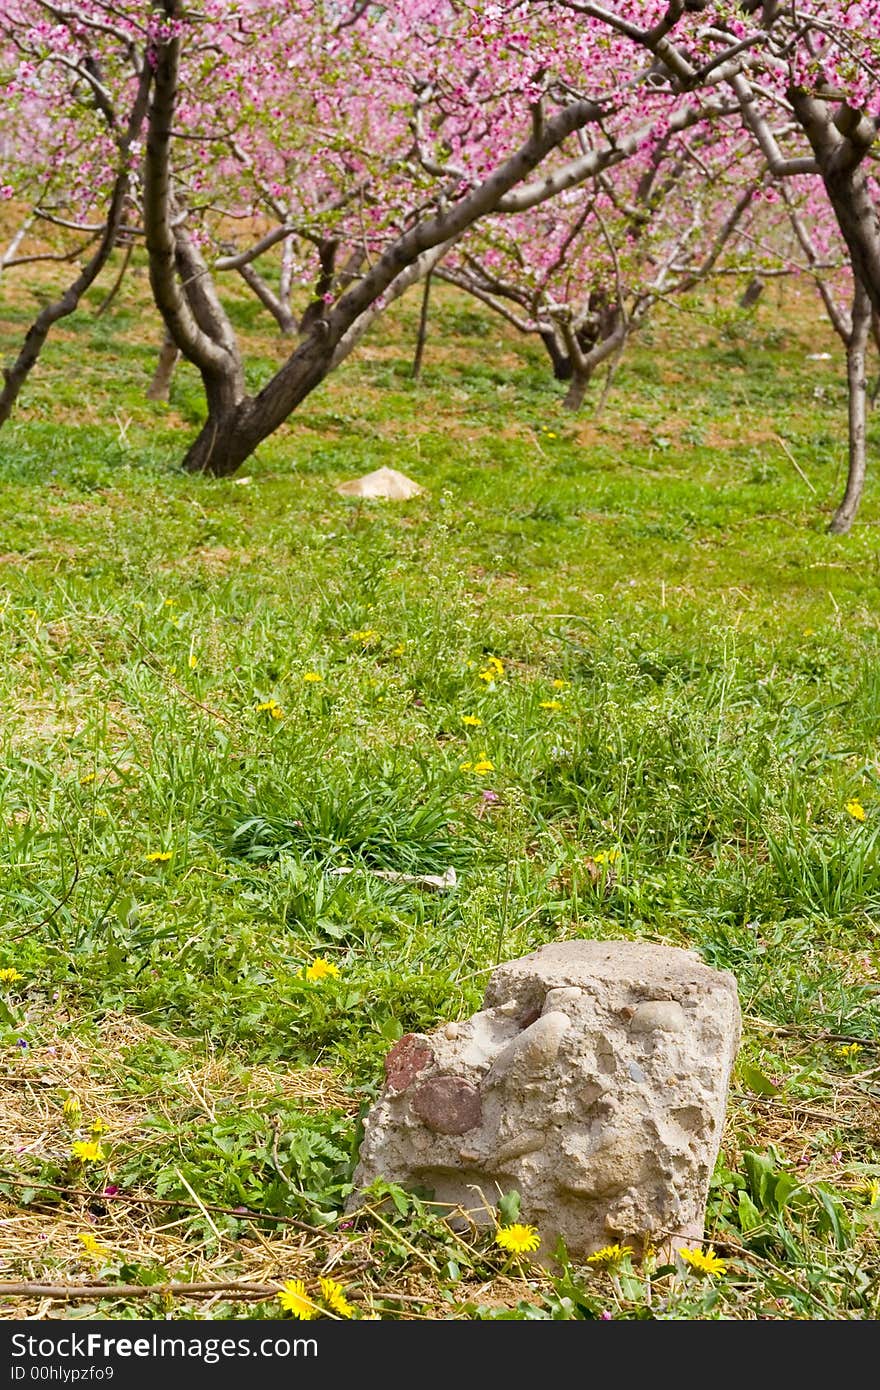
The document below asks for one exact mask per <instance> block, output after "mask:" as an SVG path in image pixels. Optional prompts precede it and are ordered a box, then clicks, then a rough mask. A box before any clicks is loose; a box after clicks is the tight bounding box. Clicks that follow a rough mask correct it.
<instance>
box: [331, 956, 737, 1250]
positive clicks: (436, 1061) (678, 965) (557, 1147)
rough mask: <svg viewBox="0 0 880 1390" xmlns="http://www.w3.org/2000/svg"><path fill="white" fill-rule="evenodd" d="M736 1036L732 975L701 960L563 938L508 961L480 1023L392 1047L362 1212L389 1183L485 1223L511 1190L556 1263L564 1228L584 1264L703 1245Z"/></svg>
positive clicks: (477, 1018) (372, 1130) (366, 1152)
mask: <svg viewBox="0 0 880 1390" xmlns="http://www.w3.org/2000/svg"><path fill="white" fill-rule="evenodd" d="M739 1036H740V1013H739V1003H738V1000H737V993H736V983H735V981H734V979H733V976H732V975H729V974H727V973H723V972H720V971H717V970H711V969H709V967H708V966H706V965H704V964H703V962H702V961H701V960H700V958H699V957H698V956H697V955H695V954H694V953H693V952H691V951H681V950H677V949H675V948H672V947H666V946H654V945H650V944H647V943H643V942H635V941H567V942H561V943H558V944H555V945H550V946H544V947H542V948H541V950H539V951H535V952H533V954H532V955H529V956H524V957H523V958H522V959H521V960H514V961H509V962H508V963H507V964H506V965H502V966H500V967H499V968H498V969H497V970H496V971H495V972H494V974H493V975H492V978H491V980H490V981H489V986H488V989H487V990H486V997H485V1000H484V1004H483V1008H482V1010H481V1011H480V1012H479V1013H477V1014H474V1016H473V1018H470V1019H468V1020H467V1021H466V1022H463V1023H447V1024H445V1025H444V1026H443V1027H441V1028H439V1029H438V1030H437V1031H436V1032H434V1033H432V1034H431V1035H430V1036H423V1035H419V1034H408V1035H407V1036H406V1038H402V1039H401V1041H400V1042H399V1043H396V1044H395V1047H394V1048H393V1049H392V1051H391V1053H390V1054H389V1057H388V1059H387V1062H386V1075H387V1081H386V1086H385V1090H384V1091H383V1093H382V1096H381V1098H380V1099H379V1101H378V1103H377V1104H376V1105H375V1106H374V1107H373V1109H372V1111H371V1112H370V1114H369V1116H368V1117H367V1120H366V1122H365V1135H364V1140H363V1143H362V1145H361V1152H360V1164H359V1166H358V1169H357V1172H356V1174H355V1188H356V1190H355V1194H354V1196H353V1198H352V1203H353V1204H356V1202H357V1200H358V1196H357V1190H358V1189H360V1188H363V1187H366V1186H368V1185H369V1184H370V1183H371V1182H372V1181H373V1180H374V1179H376V1178H378V1177H382V1178H386V1179H387V1180H389V1181H392V1182H397V1183H400V1184H401V1185H403V1186H405V1187H419V1188H427V1189H430V1190H431V1191H432V1192H433V1194H434V1199H435V1200H436V1201H437V1202H440V1203H442V1204H444V1205H448V1206H449V1207H450V1208H462V1209H463V1211H464V1212H465V1213H467V1214H468V1216H469V1218H470V1219H471V1220H473V1221H475V1222H476V1223H477V1224H478V1225H487V1224H490V1223H491V1222H492V1221H493V1213H492V1211H491V1208H492V1207H493V1206H494V1205H495V1204H496V1203H497V1201H498V1198H499V1196H501V1195H502V1194H504V1193H506V1192H510V1191H511V1190H514V1189H515V1190H516V1191H517V1192H519V1194H520V1197H521V1219H522V1220H523V1221H526V1222H528V1223H530V1224H531V1225H534V1226H537V1228H538V1230H539V1232H540V1234H541V1251H540V1256H539V1257H540V1258H542V1259H545V1260H546V1259H548V1258H549V1257H550V1256H551V1255H552V1252H553V1250H554V1248H555V1247H556V1244H557V1242H558V1239H559V1237H560V1236H562V1237H563V1238H564V1240H565V1244H566V1246H567V1248H568V1251H569V1254H570V1255H571V1256H572V1257H573V1258H581V1259H582V1258H584V1257H586V1256H588V1255H590V1254H592V1253H593V1252H594V1251H596V1250H597V1249H599V1248H600V1247H601V1246H603V1245H607V1244H609V1243H617V1242H619V1243H621V1244H629V1245H630V1246H632V1247H633V1249H634V1250H635V1251H636V1252H637V1253H639V1252H640V1251H641V1250H643V1249H644V1247H645V1246H646V1245H648V1244H651V1245H654V1246H656V1247H658V1248H659V1249H661V1250H664V1251H666V1252H669V1251H671V1250H673V1249H675V1248H676V1247H677V1246H680V1245H683V1244H687V1243H689V1242H692V1241H695V1240H700V1239H701V1238H702V1235H703V1224H704V1221H705V1214H706V1197H707V1194H708V1187H709V1179H710V1176H711V1173H712V1168H713V1165H714V1163H715V1159H716V1157H717V1154H718V1148H719V1144H720V1142H721V1132H722V1128H723V1125H724V1115H725V1108H726V1104H727V1088H728V1083H729V1079H730V1072H731V1068H732V1066H733V1062H734V1058H735V1056H736V1050H737V1047H738V1045H739ZM458 1215H459V1219H461V1213H459V1214H458Z"/></svg>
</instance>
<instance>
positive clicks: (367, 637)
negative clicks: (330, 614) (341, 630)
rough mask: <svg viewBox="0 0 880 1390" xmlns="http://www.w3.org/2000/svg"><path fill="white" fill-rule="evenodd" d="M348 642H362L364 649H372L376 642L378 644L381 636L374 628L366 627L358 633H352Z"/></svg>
mask: <svg viewBox="0 0 880 1390" xmlns="http://www.w3.org/2000/svg"><path fill="white" fill-rule="evenodd" d="M348 640H349V642H360V644H361V646H362V647H370V646H372V644H373V643H374V642H378V640H379V634H378V632H377V631H376V629H375V628H374V627H364V628H360V629H359V631H357V632H350V633H349V634H348Z"/></svg>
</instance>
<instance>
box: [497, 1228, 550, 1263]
mask: <svg viewBox="0 0 880 1390" xmlns="http://www.w3.org/2000/svg"><path fill="white" fill-rule="evenodd" d="M495 1244H496V1245H500V1246H501V1249H502V1250H506V1251H507V1252H508V1254H510V1255H530V1254H531V1253H532V1251H533V1250H537V1248H538V1246H539V1245H540V1244H541V1237H540V1236H539V1235H538V1231H537V1228H536V1227H535V1226H523V1225H521V1224H520V1222H518V1221H515V1222H514V1223H513V1225H512V1226H499V1227H498V1230H497V1231H496V1232H495Z"/></svg>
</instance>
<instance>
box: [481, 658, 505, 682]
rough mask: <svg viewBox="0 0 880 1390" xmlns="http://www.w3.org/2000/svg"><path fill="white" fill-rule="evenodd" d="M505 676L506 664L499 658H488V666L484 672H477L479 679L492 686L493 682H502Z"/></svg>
mask: <svg viewBox="0 0 880 1390" xmlns="http://www.w3.org/2000/svg"><path fill="white" fill-rule="evenodd" d="M503 675H504V662H503V661H501V660H500V659H499V658H498V657H497V656H487V657H486V665H485V668H484V669H483V670H482V671H478V672H477V677H478V679H479V680H481V681H485V682H486V684H487V685H491V684H492V682H493V681H497V680H501V678H502V677H503Z"/></svg>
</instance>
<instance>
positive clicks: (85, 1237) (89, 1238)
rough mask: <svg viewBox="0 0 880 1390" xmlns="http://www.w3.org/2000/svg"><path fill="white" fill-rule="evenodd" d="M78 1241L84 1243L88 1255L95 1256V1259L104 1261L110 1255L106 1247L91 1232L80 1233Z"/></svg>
mask: <svg viewBox="0 0 880 1390" xmlns="http://www.w3.org/2000/svg"><path fill="white" fill-rule="evenodd" d="M77 1240H78V1241H80V1242H81V1243H82V1247H83V1250H84V1251H85V1252H86V1254H87V1255H94V1257H95V1259H97V1260H103V1259H106V1257H107V1256H108V1255H109V1254H110V1251H109V1250H108V1249H107V1246H106V1245H101V1244H100V1243H99V1242H98V1241H97V1240H95V1237H94V1236H93V1235H92V1233H91V1231H80V1232H79V1234H78V1235H77Z"/></svg>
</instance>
